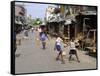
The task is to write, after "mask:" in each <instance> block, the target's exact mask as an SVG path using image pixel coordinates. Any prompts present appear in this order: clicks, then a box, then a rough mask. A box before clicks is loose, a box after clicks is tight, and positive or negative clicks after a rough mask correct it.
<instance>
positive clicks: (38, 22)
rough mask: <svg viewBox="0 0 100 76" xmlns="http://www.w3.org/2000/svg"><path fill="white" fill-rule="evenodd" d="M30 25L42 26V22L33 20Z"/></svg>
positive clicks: (37, 19) (38, 19)
mask: <svg viewBox="0 0 100 76" xmlns="http://www.w3.org/2000/svg"><path fill="white" fill-rule="evenodd" d="M32 24H33V25H40V24H42V20H41V19H40V18H36V19H33V21H32Z"/></svg>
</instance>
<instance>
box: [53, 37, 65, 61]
mask: <svg viewBox="0 0 100 76" xmlns="http://www.w3.org/2000/svg"><path fill="white" fill-rule="evenodd" d="M62 41H63V40H62V39H61V38H60V37H59V36H58V37H57V39H56V42H55V47H54V50H57V51H58V55H57V57H56V60H60V56H61V61H62V63H65V62H64V59H63V55H62V53H63V51H62V48H61V45H62V44H61V42H62Z"/></svg>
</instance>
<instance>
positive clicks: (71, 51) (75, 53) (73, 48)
mask: <svg viewBox="0 0 100 76" xmlns="http://www.w3.org/2000/svg"><path fill="white" fill-rule="evenodd" d="M69 55H70V56H69V61H70V60H71V59H72V55H75V56H76V58H77V61H78V62H80V61H79V58H78V55H77V49H76V47H75V42H74V39H72V40H71V42H70V51H69Z"/></svg>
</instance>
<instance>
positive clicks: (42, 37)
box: [38, 28, 80, 63]
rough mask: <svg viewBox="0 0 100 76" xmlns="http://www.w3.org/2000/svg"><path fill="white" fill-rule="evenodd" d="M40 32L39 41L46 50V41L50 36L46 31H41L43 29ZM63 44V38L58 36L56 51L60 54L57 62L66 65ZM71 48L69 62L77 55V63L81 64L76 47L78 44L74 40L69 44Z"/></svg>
mask: <svg viewBox="0 0 100 76" xmlns="http://www.w3.org/2000/svg"><path fill="white" fill-rule="evenodd" d="M38 32H39V39H40V41H41V44H42V49H46V39H47V38H48V36H47V34H46V32H45V31H43V30H41V28H39V29H38ZM62 42H63V40H62V38H61V37H60V36H56V41H55V45H54V50H56V51H57V52H58V55H57V57H56V60H57V61H58V60H61V62H62V63H65V61H64V56H63V49H62ZM77 44H78V43H77ZM66 47H67V46H66ZM69 47H70V49H69V61H71V59H72V55H75V56H76V58H77V61H78V62H80V60H79V58H78V54H77V47H78V45H76V42H75V40H74V39H71V41H70V42H69ZM66 50H67V49H66Z"/></svg>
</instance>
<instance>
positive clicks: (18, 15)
mask: <svg viewBox="0 0 100 76" xmlns="http://www.w3.org/2000/svg"><path fill="white" fill-rule="evenodd" d="M24 25H26V9H25V8H24V6H23V5H17V4H16V5H15V28H16V32H17V33H18V32H20V31H21V30H22V27H24Z"/></svg>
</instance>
